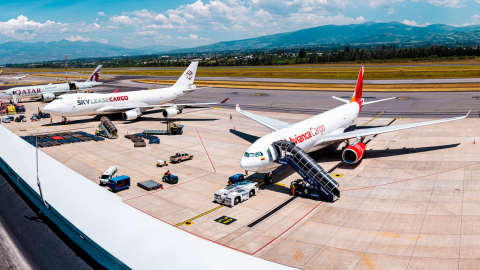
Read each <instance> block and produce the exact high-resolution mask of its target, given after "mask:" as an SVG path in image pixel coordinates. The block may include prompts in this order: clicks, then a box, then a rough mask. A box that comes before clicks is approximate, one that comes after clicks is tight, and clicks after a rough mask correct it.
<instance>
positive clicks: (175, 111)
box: [162, 107, 182, 118]
mask: <svg viewBox="0 0 480 270" xmlns="http://www.w3.org/2000/svg"><path fill="white" fill-rule="evenodd" d="M181 113H182V111H179V110H178V109H177V108H175V107H170V108H168V109H165V110H163V112H162V114H163V117H165V118H167V117H173V116H177V114H181Z"/></svg>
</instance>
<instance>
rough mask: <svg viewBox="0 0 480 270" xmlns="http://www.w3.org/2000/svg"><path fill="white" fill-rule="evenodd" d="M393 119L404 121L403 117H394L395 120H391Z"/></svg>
mask: <svg viewBox="0 0 480 270" xmlns="http://www.w3.org/2000/svg"><path fill="white" fill-rule="evenodd" d="M393 119H395V120H399V119H405V118H404V117H395V118H393Z"/></svg>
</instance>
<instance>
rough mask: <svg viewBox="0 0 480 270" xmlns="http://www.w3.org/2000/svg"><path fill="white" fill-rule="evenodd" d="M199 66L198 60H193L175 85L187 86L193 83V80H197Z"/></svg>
mask: <svg viewBox="0 0 480 270" xmlns="http://www.w3.org/2000/svg"><path fill="white" fill-rule="evenodd" d="M197 67H198V61H193V62H192V63H191V64H190V65H189V66H188V68H187V69H186V70H185V72H183V74H182V76H180V78H179V79H178V80H177V82H176V83H175V84H174V85H173V86H174V87H186V86H188V85H191V84H193V82H194V81H195V74H196V73H197Z"/></svg>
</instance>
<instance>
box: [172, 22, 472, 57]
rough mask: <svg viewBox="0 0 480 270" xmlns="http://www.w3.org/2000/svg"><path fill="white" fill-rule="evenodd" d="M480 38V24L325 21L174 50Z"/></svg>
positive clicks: (457, 41)
mask: <svg viewBox="0 0 480 270" xmlns="http://www.w3.org/2000/svg"><path fill="white" fill-rule="evenodd" d="M479 42H480V25H473V26H464V27H455V26H450V25H445V24H432V25H428V26H426V27H420V26H410V25H406V24H403V23H399V22H390V23H383V22H380V23H373V22H368V23H363V24H351V25H324V26H318V27H313V28H308V29H303V30H298V31H294V32H287V33H280V34H274V35H268V36H262V37H257V38H251V39H243V40H235V41H225V42H218V43H215V44H211V45H206V46H201V47H196V48H189V49H179V50H175V51H173V52H213V51H225V50H245V49H264V48H267V49H268V48H282V47H308V46H318V45H371V44H410V45H415V44H422V43H428V44H453V45H455V44H459V45H465V44H468V45H476V44H479Z"/></svg>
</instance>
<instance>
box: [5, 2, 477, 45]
mask: <svg viewBox="0 0 480 270" xmlns="http://www.w3.org/2000/svg"><path fill="white" fill-rule="evenodd" d="M0 10H2V12H1V13H0V43H5V42H8V41H21V42H39V41H45V42H49V41H59V40H64V39H66V40H69V41H95V42H101V43H106V44H110V45H116V46H120V47H126V48H138V47H144V46H152V45H167V46H176V47H180V48H187V47H196V46H202V45H208V44H212V43H215V42H219V41H229V40H239V39H248V38H254V37H259V36H264V35H270V34H276V33H283V32H289V31H295V30H300V29H305V28H311V27H316V26H321V25H328V24H336V25H346V24H358V23H365V22H380V21H381V22H392V21H396V22H401V23H404V24H407V25H411V26H420V27H425V26H428V25H430V24H447V25H452V26H468V25H477V24H480V15H479V14H480V0H469V1H463V0H391V1H386V0H356V1H353V0H169V1H165V0H157V1H153V0H145V1H119V0H105V1H98V0H97V1H94V0H81V1H78V0H77V1H64V0H43V1H38V0H37V1H33V0H18V1H15V2H7V3H1V4H0Z"/></svg>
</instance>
